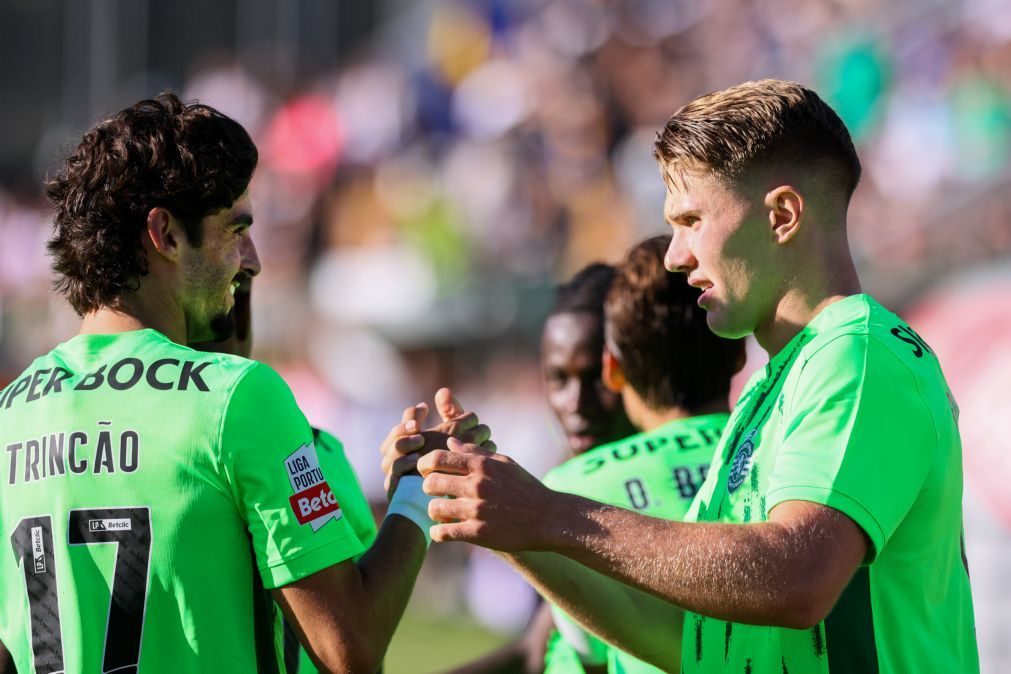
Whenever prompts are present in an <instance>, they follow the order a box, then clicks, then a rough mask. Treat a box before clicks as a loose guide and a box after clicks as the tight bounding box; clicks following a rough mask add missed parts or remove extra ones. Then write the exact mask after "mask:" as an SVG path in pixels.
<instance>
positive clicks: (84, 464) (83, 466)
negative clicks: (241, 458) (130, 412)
mask: <svg viewBox="0 0 1011 674" xmlns="http://www.w3.org/2000/svg"><path fill="white" fill-rule="evenodd" d="M109 423H111V422H99V425H100V426H102V425H106V424H109ZM92 448H93V450H92ZM6 450H7V454H8V460H9V463H10V465H9V470H8V473H7V482H8V484H10V485H14V484H16V483H17V482H18V480H20V481H22V482H24V483H28V482H37V481H40V480H46V479H48V478H51V477H56V476H63V475H68V474H70V475H81V474H84V473H87V472H88V469H89V467H90V468H91V469H92V470H91V472H92V473H93V474H95V475H101V474H103V473H115V472H117V471H122V472H124V473H133V472H134V471H136V470H137V469H138V468H139V467H140V434H139V433H138V432H137V431H134V430H125V431H123V432H122V433H119V434H118V439H117V436H116V432H115V431H111V430H105V429H102V430H101V431H99V434H98V441H97V442H96V443H93V444H92V443H91V442H90V439H89V437H88V434H87V433H85V432H84V431H73V432H71V433H66V432H60V433H48V434H46V435H43V436H41V437H38V438H31V439H28V440H22V441H21V442H16V443H11V444H9V445H7V447H6ZM21 450H24V451H21ZM92 452H93V453H92ZM68 468H69V471H68ZM320 479H322V478H320Z"/></svg>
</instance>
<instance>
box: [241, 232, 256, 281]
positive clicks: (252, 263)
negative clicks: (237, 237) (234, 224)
mask: <svg viewBox="0 0 1011 674" xmlns="http://www.w3.org/2000/svg"><path fill="white" fill-rule="evenodd" d="M241 264H242V271H243V272H245V273H246V274H248V275H249V276H250V277H252V276H256V275H257V274H259V273H260V269H261V267H260V256H259V254H258V253H257V252H256V244H254V243H253V239H252V237H248V236H247V237H246V238H245V240H244V241H243V249H242V263H241Z"/></svg>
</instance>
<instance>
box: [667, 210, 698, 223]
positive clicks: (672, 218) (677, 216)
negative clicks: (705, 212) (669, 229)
mask: <svg viewBox="0 0 1011 674" xmlns="http://www.w3.org/2000/svg"><path fill="white" fill-rule="evenodd" d="M688 217H692V218H699V217H702V211H701V210H699V209H698V208H689V209H687V210H684V211H678V212H677V213H674V214H672V215H667V216H665V217H664V220H666V221H667V224H668V225H673V224H675V223H676V222H678V221H679V220H684V219H685V218H688Z"/></svg>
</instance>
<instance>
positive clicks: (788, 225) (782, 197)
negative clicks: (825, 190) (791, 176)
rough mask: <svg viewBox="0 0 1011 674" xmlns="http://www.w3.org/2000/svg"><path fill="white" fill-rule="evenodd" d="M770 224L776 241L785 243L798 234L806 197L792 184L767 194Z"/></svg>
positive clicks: (766, 204) (766, 202)
mask: <svg viewBox="0 0 1011 674" xmlns="http://www.w3.org/2000/svg"><path fill="white" fill-rule="evenodd" d="M764 203H765V207H766V208H768V209H769V226H770V227H771V231H772V237H773V240H774V241H775V242H776V243H779V244H784V243H787V242H788V241H789V240H790V239H792V238H793V237H794V236H796V234H797V232H798V231H800V225H801V222H802V221H803V216H804V197H803V196H801V194H800V192H799V191H798V190H797V189H796V188H794V187H792V186H790V185H781V186H780V187H777V188H775V189H773V190H770V191H769V192H768V193H767V194H766V195H765V202H764Z"/></svg>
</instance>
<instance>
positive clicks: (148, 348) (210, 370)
mask: <svg viewBox="0 0 1011 674" xmlns="http://www.w3.org/2000/svg"><path fill="white" fill-rule="evenodd" d="M0 446H2V447H3V448H4V450H5V451H4V454H3V456H2V459H3V460H2V461H0V480H4V484H3V488H2V489H0V523H2V525H3V532H4V535H5V536H7V537H8V540H9V541H10V543H11V545H10V547H8V548H7V554H6V559H4V558H3V556H0V603H2V605H3V607H4V610H3V612H2V615H0V640H2V641H3V643H4V644H5V645H6V646H7V648H8V649H9V650H10V651H11V653H12V655H13V657H14V661H15V665H16V666H17V668H18V671H19V672H22V673H23V674H25V673H28V672H36V673H43V672H60V671H66V672H74V673H79V672H102V671H104V672H112V671H118V672H119V671H121V672H137V671H140V672H144V673H146V674H153V673H157V672H166V673H179V672H219V671H220V672H226V671H228V672H232V671H235V672H240V671H241V672H276V671H279V670H283V667H284V664H283V659H282V657H281V648H282V636H281V632H280V630H279V629H277V628H278V626H279V625H280V621H278V620H277V615H276V611H277V609H276V605H275V604H274V603H273V601H271V598H270V595H269V593H267V592H266V590H265V588H275V587H278V586H281V585H285V584H287V583H291V582H293V581H296V580H298V579H300V578H303V577H305V576H307V575H309V574H311V573H314V572H316V571H318V570H320V569H323V568H325V567H327V566H330V565H332V564H335V563H338V562H341V561H343V560H347V559H350V558H352V557H354V556H355V555H358V554H360V553H361V551H362V550H363V549H364V546H363V543H362V541H361V540H359V538H358V536H357V535H356V533H355V531H354V529H353V528H352V526H351V524H350V522H349V521H348V518H346V517H344V516H343V514H342V511H341V504H340V501H339V500H338V498H337V496H336V495H337V494H340V493H341V492H342V490H343V489H344V488H345V485H350V484H354V478H353V476H352V475H350V474H348V470H347V468H346V466H343V465H342V464H341V463H340V462H338V461H333V460H331V456H330V454H328V453H326V452H317V451H316V448H315V445H314V444H313V437H312V433H311V431H310V428H309V425H308V423H307V422H306V420H305V417H304V416H303V415H302V413H301V412H300V411H299V409H298V407H297V405H296V404H295V400H294V398H293V396H292V394H291V391H290V390H289V389H288V387H287V386H286V385H285V383H284V382H283V381H282V380H281V378H280V377H279V376H278V375H277V374H276V373H275V372H274V371H273V370H271V369H270V368H269V367H267V366H265V365H263V364H261V363H256V362H254V361H250V360H246V359H243V358H238V357H235V356H229V355H223V354H215V353H201V352H197V351H193V350H192V349H189V348H186V347H184V346H180V345H178V344H176V343H174V342H172V341H170V340H169V339H167V338H166V337H165V336H163V335H162V334H160V333H158V332H156V331H154V330H140V331H136V332H127V333H121V334H115V335H81V336H78V337H75V338H73V339H71V340H69V341H68V342H66V343H64V344H61V345H60V346H58V347H56V348H55V349H54V350H53V351H51V352H50V353H49V354H47V355H45V356H42V357H40V358H38V359H37V360H35V362H33V363H32V365H31V366H30V367H29V368H28V369H27V370H26V371H25V373H24V375H23V376H21V377H19V378H18V379H16V380H15V381H14V382H13V383H12V384H11V385H9V386H8V387H7V388H6V389H4V391H3V392H2V393H0ZM331 485H332V486H331Z"/></svg>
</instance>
